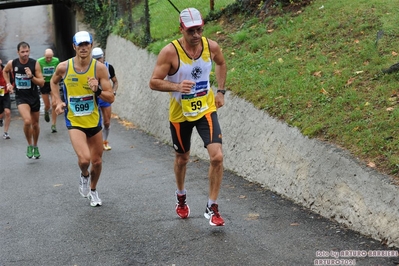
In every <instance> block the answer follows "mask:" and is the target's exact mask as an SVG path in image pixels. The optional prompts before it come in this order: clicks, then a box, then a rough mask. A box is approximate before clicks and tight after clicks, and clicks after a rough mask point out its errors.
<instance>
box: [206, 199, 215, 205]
mask: <svg viewBox="0 0 399 266" xmlns="http://www.w3.org/2000/svg"><path fill="white" fill-rule="evenodd" d="M214 203H216V200H211V199H208V207H211V206H212V204H214Z"/></svg>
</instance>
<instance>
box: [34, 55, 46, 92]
mask: <svg viewBox="0 0 399 266" xmlns="http://www.w3.org/2000/svg"><path fill="white" fill-rule="evenodd" d="M32 82H33V83H34V84H36V85H38V86H39V87H43V86H44V78H43V74H42V68H41V67H40V64H39V62H37V61H36V65H35V75H33V76H32Z"/></svg>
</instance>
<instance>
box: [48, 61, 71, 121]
mask: <svg viewBox="0 0 399 266" xmlns="http://www.w3.org/2000/svg"><path fill="white" fill-rule="evenodd" d="M67 63H68V62H67V61H64V62H61V63H59V64H58V66H57V68H56V69H55V72H54V75H53V76H52V77H51V80H50V87H51V98H52V104H53V108H54V109H55V112H56V114H57V115H59V114H61V113H63V112H64V107H65V106H66V105H65V103H64V102H63V101H62V100H61V97H60V85H59V84H60V81H61V80H62V77H64V75H65V72H66V68H67Z"/></svg>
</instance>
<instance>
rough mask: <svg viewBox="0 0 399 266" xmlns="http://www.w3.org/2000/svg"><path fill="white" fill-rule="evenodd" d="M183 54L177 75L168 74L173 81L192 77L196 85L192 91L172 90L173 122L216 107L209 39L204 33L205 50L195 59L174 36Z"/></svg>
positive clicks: (191, 118) (178, 48)
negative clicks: (210, 76)
mask: <svg viewBox="0 0 399 266" xmlns="http://www.w3.org/2000/svg"><path fill="white" fill-rule="evenodd" d="M172 44H173V45H174V46H175V48H176V51H177V55H178V57H179V66H178V69H177V71H176V73H174V74H173V75H168V76H167V79H168V80H169V81H170V82H174V83H180V82H182V81H183V80H192V81H194V82H195V86H193V88H192V89H191V92H190V93H184V94H183V93H181V92H171V93H170V96H171V98H170V103H169V120H170V122H178V123H180V122H184V121H196V120H198V119H200V118H201V117H203V116H204V115H205V114H207V113H211V112H214V111H216V105H215V96H214V94H213V91H212V89H211V86H210V82H209V75H210V74H211V70H212V59H211V52H210V50H209V43H208V40H207V39H206V38H205V37H202V51H201V54H200V57H198V58H196V59H191V58H190V57H189V56H188V55H187V53H186V52H185V51H184V49H183V47H182V46H181V44H180V42H179V41H178V40H174V41H173V42H172Z"/></svg>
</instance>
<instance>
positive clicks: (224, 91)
mask: <svg viewBox="0 0 399 266" xmlns="http://www.w3.org/2000/svg"><path fill="white" fill-rule="evenodd" d="M218 92H220V93H221V94H223V95H224V94H225V93H226V90H217V91H216V93H218Z"/></svg>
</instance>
